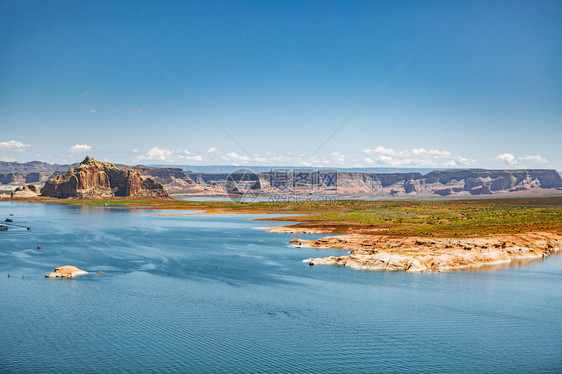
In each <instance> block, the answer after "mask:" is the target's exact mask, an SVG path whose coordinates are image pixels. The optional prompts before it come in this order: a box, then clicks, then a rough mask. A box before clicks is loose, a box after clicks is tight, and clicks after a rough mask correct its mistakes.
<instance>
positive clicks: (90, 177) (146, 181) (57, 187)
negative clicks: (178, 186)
mask: <svg viewBox="0 0 562 374" xmlns="http://www.w3.org/2000/svg"><path fill="white" fill-rule="evenodd" d="M41 195H43V196H49V197H58V198H67V197H78V198H112V197H115V196H130V197H168V192H167V191H166V189H164V187H163V186H162V184H160V183H158V182H156V181H154V180H153V179H151V178H143V177H142V176H141V173H140V172H139V171H137V170H131V169H129V170H125V169H121V168H118V167H116V166H115V165H113V164H111V163H109V162H100V161H96V160H94V159H93V158H91V157H89V156H87V157H86V158H85V159H84V161H82V162H81V163H79V164H78V165H76V166H73V167H71V168H70V169H69V170H68V171H66V172H64V173H63V174H60V175H58V176H56V177H54V178H51V179H49V180H48V181H47V182H46V183H45V186H43V188H42V189H41Z"/></svg>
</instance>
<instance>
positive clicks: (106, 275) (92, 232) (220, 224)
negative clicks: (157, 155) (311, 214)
mask: <svg viewBox="0 0 562 374" xmlns="http://www.w3.org/2000/svg"><path fill="white" fill-rule="evenodd" d="M10 213H12V214H14V217H12V218H13V219H14V223H20V224H23V225H25V226H31V228H32V230H31V231H30V232H27V231H25V230H14V229H11V230H10V231H8V232H0V315H1V320H0V331H1V335H0V339H1V345H0V372H3V373H5V372H18V373H19V372H24V373H25V372H72V371H82V372H117V371H131V372H133V371H134V372H209V373H219V372H222V373H232V372H268V373H279V372H311V373H329V372H333V373H343V372H349V373H359V372H380V371H386V372H420V373H422V372H423V373H425V372H430V371H431V372H435V371H441V372H506V373H507V372H560V371H561V368H562V338H561V337H562V321H561V319H562V318H561V317H562V256H560V255H556V256H552V257H551V258H548V259H546V260H544V261H536V262H531V263H529V264H520V266H510V267H506V268H501V269H491V270H487V271H477V272H450V273H427V274H409V273H405V272H368V271H357V270H352V269H346V268H342V267H329V266H314V267H309V266H308V265H306V264H304V263H302V262H301V260H302V259H304V258H308V257H312V256H314V257H319V256H328V255H332V254H341V253H342V252H341V251H335V250H324V249H297V248H293V247H291V246H289V244H288V241H289V240H290V239H291V238H293V237H295V235H294V234H271V233H268V232H267V231H265V230H255V229H253V228H254V227H258V226H271V225H272V224H271V223H268V222H260V221H252V218H256V217H257V216H255V215H193V214H191V215H175V216H159V215H156V214H159V213H178V212H159V211H151V210H126V209H113V208H91V207H72V206H60V205H50V204H42V205H34V204H24V203H0V218H2V220H3V219H4V218H6V217H7V216H8V214H10ZM183 213H185V212H183ZM277 224H279V223H277ZM298 237H302V238H305V237H308V238H316V237H319V235H298ZM37 246H41V247H42V249H40V250H39V249H36V248H37ZM67 264H69V265H75V266H77V267H79V268H81V269H84V270H87V271H89V272H90V274H88V275H85V276H82V277H79V278H75V279H68V280H65V279H46V278H43V275H44V274H46V273H49V272H51V271H52V270H53V268H54V267H55V266H60V265H67ZM97 271H102V272H103V273H102V274H97V273H96V272H97ZM8 274H9V275H10V276H9V277H8ZM22 275H23V277H22Z"/></svg>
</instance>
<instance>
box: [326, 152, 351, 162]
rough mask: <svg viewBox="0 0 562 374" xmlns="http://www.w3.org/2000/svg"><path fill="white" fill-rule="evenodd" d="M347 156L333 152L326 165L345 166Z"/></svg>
mask: <svg viewBox="0 0 562 374" xmlns="http://www.w3.org/2000/svg"><path fill="white" fill-rule="evenodd" d="M346 158H347V157H346V155H344V154H342V153H341V152H332V153H330V157H329V159H327V160H324V161H325V162H324V163H326V164H328V163H335V164H338V165H343V164H344V163H345V160H346Z"/></svg>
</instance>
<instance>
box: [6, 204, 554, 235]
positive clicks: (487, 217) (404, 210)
mask: <svg viewBox="0 0 562 374" xmlns="http://www.w3.org/2000/svg"><path fill="white" fill-rule="evenodd" d="M13 201H28V202H43V203H59V204H66V205H87V206H103V207H106V206H107V207H110V208H111V207H116V206H119V207H126V208H131V209H163V210H169V209H179V210H182V209H188V210H204V211H206V212H207V213H274V214H296V216H291V217H288V218H287V217H284V218H282V219H279V218H267V219H268V220H284V221H287V220H289V221H295V222H300V223H299V224H298V226H302V227H308V228H317V229H321V230H322V231H325V232H327V233H353V232H361V233H365V234H381V233H385V234H387V235H391V236H412V235H416V236H429V237H448V236H453V237H455V236H456V237H471V236H482V235H488V234H501V233H522V232H538V231H543V232H556V233H561V232H562V197H544V198H517V199H488V200H408V201H406V200H394V201H393V200H384V201H365V200H341V201H335V202H334V201H330V202H314V201H305V202H290V203H287V202H277V203H271V202H257V203H250V204H240V203H236V202H231V201H184V200H173V199H153V200H131V199H126V198H116V199H112V200H73V199H53V198H33V199H14V200H13Z"/></svg>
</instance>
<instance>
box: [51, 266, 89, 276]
mask: <svg viewBox="0 0 562 374" xmlns="http://www.w3.org/2000/svg"><path fill="white" fill-rule="evenodd" d="M84 274H88V272H87V271H84V270H80V269H78V268H77V267H76V266H71V265H64V266H61V267H58V268H55V271H54V272H52V273H49V274H47V275H45V278H74V277H77V276H79V275H84Z"/></svg>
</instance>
